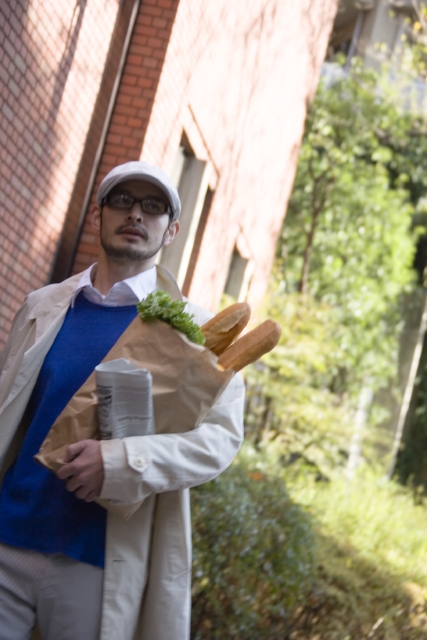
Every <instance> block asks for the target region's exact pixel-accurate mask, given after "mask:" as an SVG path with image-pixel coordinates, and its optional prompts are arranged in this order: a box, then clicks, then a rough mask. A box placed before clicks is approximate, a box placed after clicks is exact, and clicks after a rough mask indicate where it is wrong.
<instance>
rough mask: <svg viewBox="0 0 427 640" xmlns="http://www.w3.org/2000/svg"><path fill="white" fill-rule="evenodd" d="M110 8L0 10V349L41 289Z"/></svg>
mask: <svg viewBox="0 0 427 640" xmlns="http://www.w3.org/2000/svg"><path fill="white" fill-rule="evenodd" d="M118 6H119V0H103V2H101V3H100V2H99V1H98V0H73V1H71V2H70V1H69V0H32V1H31V2H29V1H28V0H4V1H3V2H1V3H0V95H1V107H0V143H1V151H0V157H1V163H0V208H1V209H0V223H1V233H0V291H1V305H0V347H1V345H2V344H3V343H4V341H5V339H6V337H7V334H8V332H9V328H10V323H11V320H12V318H13V315H14V314H15V312H16V310H17V308H18V306H19V305H20V304H21V303H22V301H23V299H24V297H25V295H26V294H27V293H28V292H29V291H32V290H34V289H36V288H38V287H40V286H43V285H44V284H46V282H47V281H48V278H49V272H50V269H51V265H52V260H53V256H54V253H55V250H56V246H57V242H58V238H59V236H60V233H61V230H62V225H63V220H64V216H65V213H66V211H67V206H68V200H69V196H70V193H71V190H72V187H73V183H74V179H75V175H76V172H77V169H78V165H79V162H80V158H81V153H82V150H83V146H84V142H85V137H86V133H87V130H88V127H89V124H90V119H91V115H92V110H93V105H94V103H95V99H96V96H97V91H98V87H99V84H100V81H101V77H102V72H103V66H104V60H105V57H106V54H107V51H108V47H109V42H110V38H111V34H112V31H113V28H114V24H115V20H116V15H117V10H118Z"/></svg>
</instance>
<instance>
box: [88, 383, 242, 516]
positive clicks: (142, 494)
mask: <svg viewBox="0 0 427 640" xmlns="http://www.w3.org/2000/svg"><path fill="white" fill-rule="evenodd" d="M243 405H244V384H243V380H242V378H241V376H240V375H239V374H238V375H236V376H234V378H233V379H232V380H231V382H230V384H229V385H228V386H227V388H226V389H225V391H224V392H223V393H222V395H221V396H220V398H219V399H218V400H217V402H216V403H215V404H214V406H213V407H212V409H211V410H210V412H209V413H208V415H207V416H206V418H205V420H204V421H203V423H202V424H200V425H199V426H198V427H197V428H195V429H193V430H191V431H188V432H186V433H175V434H174V433H169V434H157V435H152V436H142V437H141V436H137V437H131V438H124V439H123V440H117V439H115V440H106V441H102V442H101V452H102V457H103V462H104V475H105V478H104V484H103V487H102V493H101V496H100V497H101V498H104V499H109V500H118V501H120V502H124V503H127V504H132V503H134V502H138V501H140V500H143V499H144V498H146V497H147V496H149V495H150V494H152V493H162V492H165V491H175V490H178V489H187V488H189V487H194V486H196V485H199V484H202V483H203V482H207V481H208V480H211V479H213V478H215V477H216V476H217V475H219V474H220V473H221V472H222V471H223V470H224V469H226V468H227V467H228V466H229V465H230V463H231V461H232V460H233V458H234V456H235V455H236V453H237V451H238V449H239V447H240V445H241V443H242V439H243Z"/></svg>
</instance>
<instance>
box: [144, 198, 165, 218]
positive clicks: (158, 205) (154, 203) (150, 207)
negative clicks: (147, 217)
mask: <svg viewBox="0 0 427 640" xmlns="http://www.w3.org/2000/svg"><path fill="white" fill-rule="evenodd" d="M142 206H143V211H145V213H153V214H154V215H161V214H162V213H164V212H165V211H166V205H165V203H164V202H160V201H159V200H149V199H148V198H147V199H145V200H143V201H142Z"/></svg>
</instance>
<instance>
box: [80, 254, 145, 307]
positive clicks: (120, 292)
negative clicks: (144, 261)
mask: <svg viewBox="0 0 427 640" xmlns="http://www.w3.org/2000/svg"><path fill="white" fill-rule="evenodd" d="M97 266H98V263H95V264H93V265H92V266H91V267H89V268H88V269H86V271H84V272H83V274H82V277H81V278H80V280H79V282H78V285H77V287H76V290H75V291H74V294H73V297H72V300H71V306H72V307H74V303H75V300H76V298H77V296H78V295H79V293H80V291H83V295H84V296H85V298H87V299H88V300H90V302H94V303H95V304H102V305H105V306H108V307H124V306H127V305H131V304H136V303H137V302H139V301H140V300H143V298H146V297H147V296H148V294H149V293H152V292H153V291H154V289H155V288H156V276H157V273H156V267H151V269H148V270H147V271H141V273H137V274H136V276H132V277H131V278H126V280H122V281H121V282H116V284H115V285H113V286H112V287H111V289H110V291H109V292H108V293H107V295H106V296H104V295H103V294H102V293H101V292H100V291H98V289H95V287H94V286H93V284H92V274H95V269H96V267H97Z"/></svg>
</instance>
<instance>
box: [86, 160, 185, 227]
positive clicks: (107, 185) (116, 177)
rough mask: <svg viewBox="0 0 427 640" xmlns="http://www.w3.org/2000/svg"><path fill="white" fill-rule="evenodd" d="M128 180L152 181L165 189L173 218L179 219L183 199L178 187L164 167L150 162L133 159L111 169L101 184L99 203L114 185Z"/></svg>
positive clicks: (97, 197) (97, 198) (97, 195)
mask: <svg viewBox="0 0 427 640" xmlns="http://www.w3.org/2000/svg"><path fill="white" fill-rule="evenodd" d="M128 180H141V182H150V183H151V184H154V185H156V187H158V188H159V189H161V190H162V191H163V193H164V194H165V196H166V198H167V200H168V202H169V205H170V208H171V211H172V219H173V220H177V219H178V217H179V214H180V213H181V200H180V199H179V195H178V191H177V189H176V187H175V186H174V185H173V183H172V182H171V180H170V179H169V177H168V176H167V175H166V173H165V172H164V171H163V169H160V167H156V166H154V165H152V164H148V162H142V161H137V160H133V161H132V162H125V163H124V164H119V165H118V166H117V167H114V169H111V171H110V172H109V173H107V175H106V176H105V178H104V179H103V181H102V182H101V184H100V185H99V189H98V193H97V194H96V202H97V204H102V201H103V199H104V198H105V196H106V195H108V194H109V193H110V191H111V189H112V188H113V187H115V186H116V185H118V184H121V183H122V182H127V181H128Z"/></svg>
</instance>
